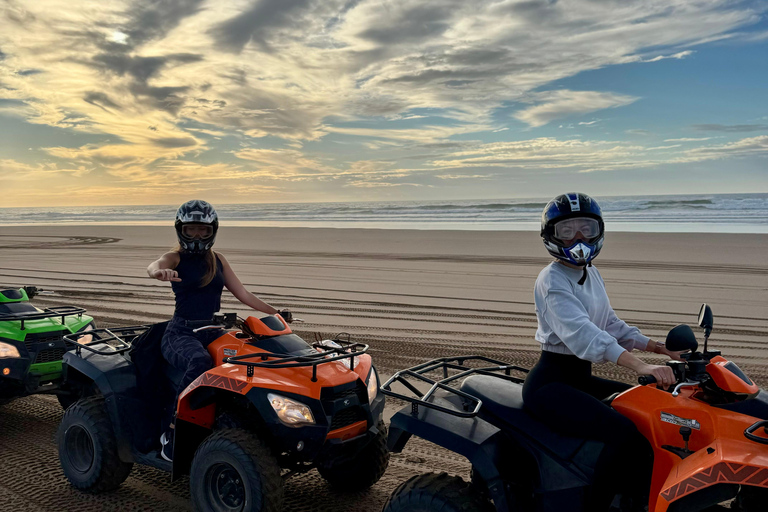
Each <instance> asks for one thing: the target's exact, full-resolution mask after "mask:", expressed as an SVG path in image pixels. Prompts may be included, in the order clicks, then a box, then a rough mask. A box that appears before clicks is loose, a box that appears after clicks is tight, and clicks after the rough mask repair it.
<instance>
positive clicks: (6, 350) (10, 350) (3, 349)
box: [0, 343, 21, 358]
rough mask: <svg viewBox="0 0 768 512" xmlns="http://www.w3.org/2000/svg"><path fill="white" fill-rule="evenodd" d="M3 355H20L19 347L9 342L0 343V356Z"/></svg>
mask: <svg viewBox="0 0 768 512" xmlns="http://www.w3.org/2000/svg"><path fill="white" fill-rule="evenodd" d="M3 357H21V354H19V349H18V348H16V347H14V346H13V345H11V344H10V343H0V358H3Z"/></svg>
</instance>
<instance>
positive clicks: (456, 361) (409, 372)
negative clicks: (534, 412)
mask: <svg viewBox="0 0 768 512" xmlns="http://www.w3.org/2000/svg"><path fill="white" fill-rule="evenodd" d="M466 361H480V362H483V363H489V364H491V365H493V366H486V367H482V368H472V367H469V366H465V365H464V363H465V362H466ZM439 370H442V371H443V378H442V379H432V378H429V377H427V376H426V375H425V374H427V373H430V372H434V371H439ZM449 370H459V371H460V372H459V373H457V374H456V375H450V376H449V373H448V371H449ZM513 371H518V372H522V373H528V371H529V370H528V369H527V368H522V367H520V366H515V365H511V364H507V363H505V362H502V361H497V360H495V359H490V358H488V357H485V356H457V357H441V358H439V359H433V360H431V361H427V362H426V363H422V364H419V365H416V366H413V367H411V368H408V369H405V370H400V371H399V372H397V373H395V374H394V375H393V376H392V377H390V379H389V380H388V381H387V382H385V383H384V384H383V385H382V386H381V391H382V392H383V393H384V394H385V395H387V396H391V397H393V398H399V399H400V400H404V401H406V402H410V403H411V414H413V415H414V416H415V415H417V414H418V413H419V406H423V407H427V408H429V409H434V410H436V411H440V412H444V413H447V414H451V415H453V416H459V417H461V418H473V417H475V416H477V413H479V412H480V408H481V407H482V406H483V401H482V400H480V399H479V398H477V397H476V396H472V395H470V394H468V393H465V392H464V391H461V390H459V389H456V388H453V387H451V386H449V385H448V384H449V383H451V382H454V381H456V380H459V379H463V378H465V377H468V376H470V375H473V374H477V375H489V376H491V377H497V378H500V379H504V380H508V381H510V382H515V383H518V384H521V383H522V382H523V381H524V380H525V379H521V378H519V377H513V376H512V375H511V372H513ZM500 372H503V373H500ZM408 377H412V378H414V379H415V380H418V381H420V382H424V383H427V384H429V385H430V386H431V387H430V388H429V391H427V392H426V393H422V392H421V391H420V390H419V389H418V388H417V387H416V386H414V385H413V384H412V383H411V382H409V381H408V380H407V378H408ZM394 382H399V383H400V384H402V385H403V386H405V387H406V388H408V390H409V391H411V392H412V393H413V394H414V395H415V396H409V395H404V394H402V393H397V392H395V391H392V389H391V386H392V384H393V383H394ZM438 389H440V390H442V391H445V392H446V393H448V394H452V395H456V396H459V397H461V398H462V399H464V400H465V401H466V402H468V403H467V405H466V410H463V411H462V410H459V409H456V408H449V407H444V406H442V405H438V404H436V403H434V402H430V401H429V400H430V399H431V398H433V397H434V395H435V392H436V391H437V390H438Z"/></svg>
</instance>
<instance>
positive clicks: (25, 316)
mask: <svg viewBox="0 0 768 512" xmlns="http://www.w3.org/2000/svg"><path fill="white" fill-rule="evenodd" d="M83 313H85V309H83V308H79V307H77V306H54V307H50V308H45V309H43V310H42V311H36V312H29V313H26V312H24V313H3V314H0V322H21V330H22V331H24V330H25V327H24V323H25V322H28V321H30V320H43V319H45V318H57V317H61V325H65V322H64V319H65V318H66V317H68V316H75V315H77V316H78V317H82V316H83Z"/></svg>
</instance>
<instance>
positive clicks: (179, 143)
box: [152, 137, 198, 148]
mask: <svg viewBox="0 0 768 512" xmlns="http://www.w3.org/2000/svg"><path fill="white" fill-rule="evenodd" d="M152 143H153V144H155V145H156V146H160V147H161V148H188V147H190V146H197V144H198V141H197V139H195V138H194V137H165V138H161V139H153V140H152Z"/></svg>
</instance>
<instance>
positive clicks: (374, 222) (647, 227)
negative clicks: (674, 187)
mask: <svg viewBox="0 0 768 512" xmlns="http://www.w3.org/2000/svg"><path fill="white" fill-rule="evenodd" d="M595 199H597V200H598V202H599V203H600V205H601V207H602V209H603V216H604V218H605V222H606V226H607V228H608V229H609V230H611V231H645V232H704V233H707V232H711V233H768V194H709V195H664V196H631V197H598V196H595ZM547 200H548V199H543V198H533V199H492V200H461V201H438V200H429V201H390V202H349V203H284V204H214V206H215V207H216V209H217V211H218V212H219V219H220V222H221V224H222V225H228V226H283V227H294V226H298V227H333V228H389V229H459V230H538V229H539V227H540V214H541V210H542V209H543V208H544V205H545V204H546V202H547ZM177 207H178V205H156V206H79V207H74V206H73V207H35V208H0V226H12V225H65V224H91V225H99V224H101V225H104V224H120V225H170V224H172V219H173V216H174V213H175V212H176V208H177Z"/></svg>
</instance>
